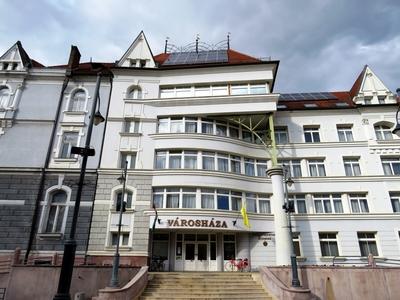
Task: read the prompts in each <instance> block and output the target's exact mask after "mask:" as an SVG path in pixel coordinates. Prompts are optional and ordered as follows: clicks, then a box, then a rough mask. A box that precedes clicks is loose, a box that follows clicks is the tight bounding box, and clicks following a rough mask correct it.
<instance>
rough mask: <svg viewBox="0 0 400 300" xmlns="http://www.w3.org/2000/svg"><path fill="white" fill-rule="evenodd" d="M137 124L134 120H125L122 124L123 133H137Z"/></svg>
mask: <svg viewBox="0 0 400 300" xmlns="http://www.w3.org/2000/svg"><path fill="white" fill-rule="evenodd" d="M138 132H139V122H138V121H134V120H126V121H125V123H124V133H138Z"/></svg>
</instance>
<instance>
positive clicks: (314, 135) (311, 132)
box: [304, 127, 320, 143]
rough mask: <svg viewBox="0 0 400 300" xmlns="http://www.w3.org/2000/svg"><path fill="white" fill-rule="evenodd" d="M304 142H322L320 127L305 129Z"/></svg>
mask: <svg viewBox="0 0 400 300" xmlns="http://www.w3.org/2000/svg"><path fill="white" fill-rule="evenodd" d="M304 140H305V141H306V143H318V142H320V138H319V127H304Z"/></svg>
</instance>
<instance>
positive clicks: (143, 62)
mask: <svg viewBox="0 0 400 300" xmlns="http://www.w3.org/2000/svg"><path fill="white" fill-rule="evenodd" d="M139 65H140V67H141V68H144V67H145V66H146V60H145V59H141V60H139Z"/></svg>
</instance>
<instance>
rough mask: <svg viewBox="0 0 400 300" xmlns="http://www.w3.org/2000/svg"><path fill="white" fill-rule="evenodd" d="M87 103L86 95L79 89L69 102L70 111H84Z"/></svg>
mask: <svg viewBox="0 0 400 300" xmlns="http://www.w3.org/2000/svg"><path fill="white" fill-rule="evenodd" d="M85 101H86V93H85V91H84V90H82V89H79V90H77V91H75V92H74V93H73V94H72V96H71V99H70V101H69V111H84V109H85Z"/></svg>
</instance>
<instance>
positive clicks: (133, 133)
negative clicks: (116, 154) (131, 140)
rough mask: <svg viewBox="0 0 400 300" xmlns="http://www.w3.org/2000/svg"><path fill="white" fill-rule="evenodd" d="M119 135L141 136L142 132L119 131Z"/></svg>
mask: <svg viewBox="0 0 400 300" xmlns="http://www.w3.org/2000/svg"><path fill="white" fill-rule="evenodd" d="M119 134H120V135H121V136H141V135H142V134H141V133H139V132H120V133H119Z"/></svg>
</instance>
